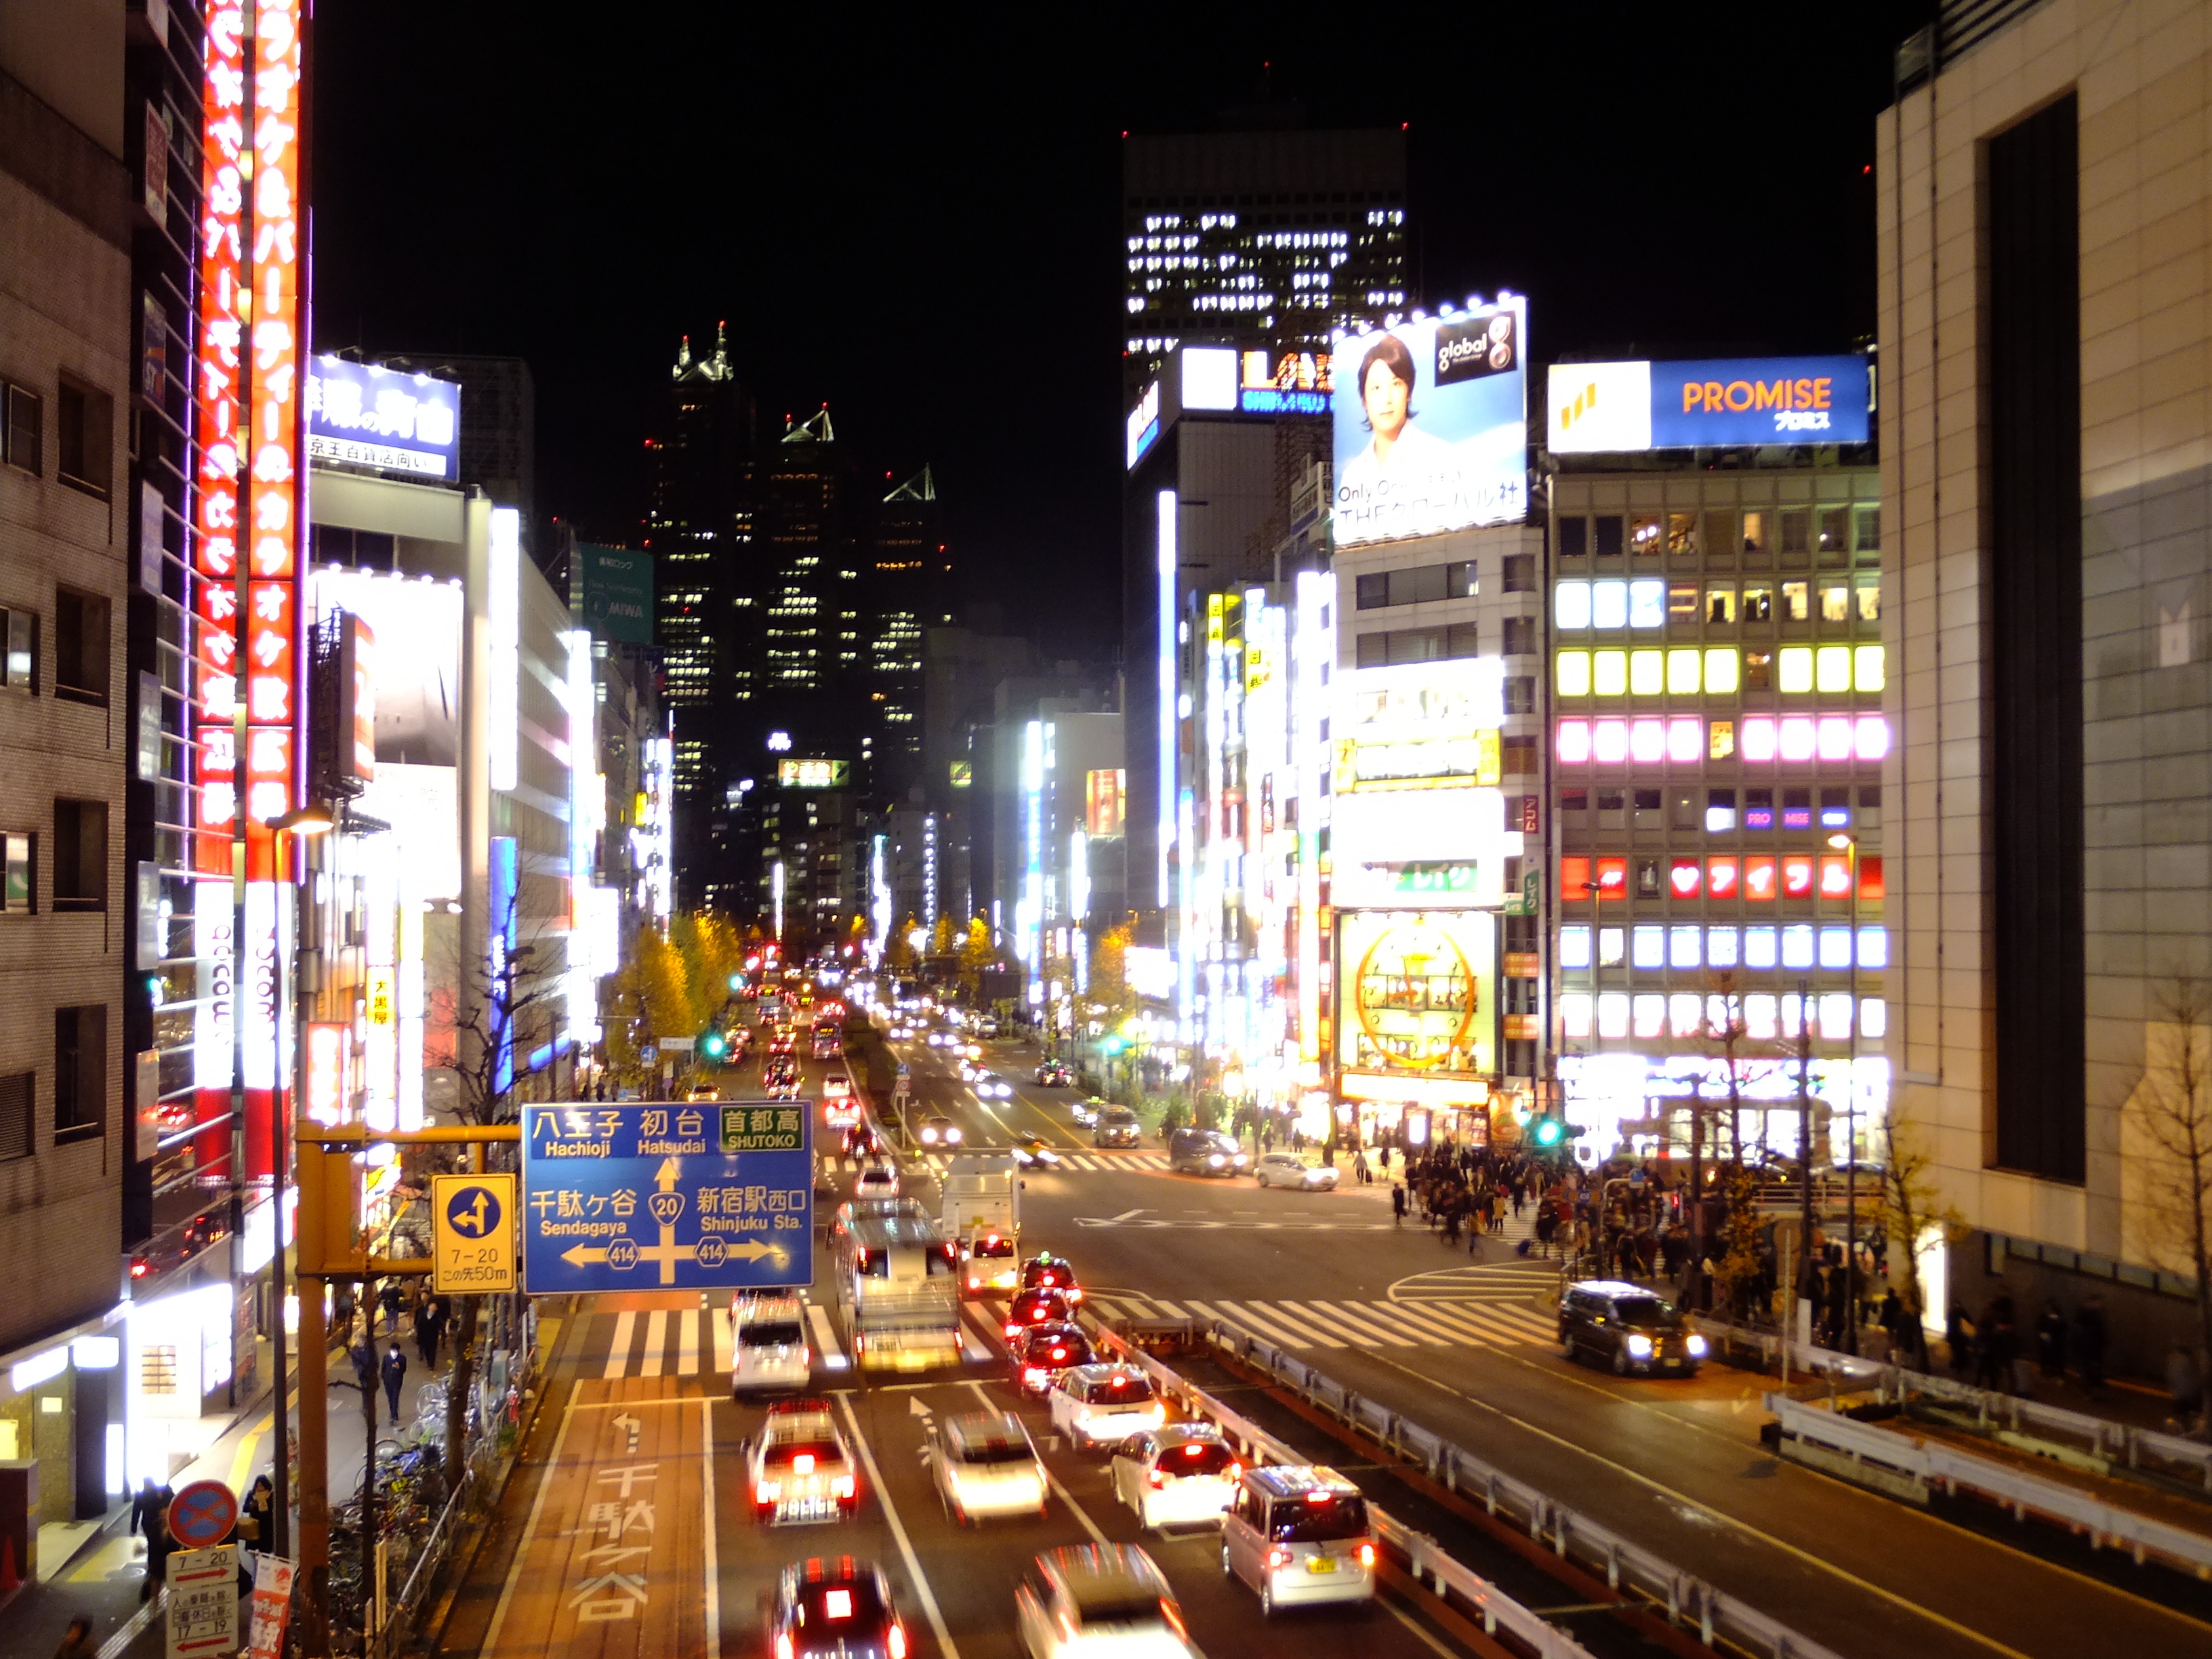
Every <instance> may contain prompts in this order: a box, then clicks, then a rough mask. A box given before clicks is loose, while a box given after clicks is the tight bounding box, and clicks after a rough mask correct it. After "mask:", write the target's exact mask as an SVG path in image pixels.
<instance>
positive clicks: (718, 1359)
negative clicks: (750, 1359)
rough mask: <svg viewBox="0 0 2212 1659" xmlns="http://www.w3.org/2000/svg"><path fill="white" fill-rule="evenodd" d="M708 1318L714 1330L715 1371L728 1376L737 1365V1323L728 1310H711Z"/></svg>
mask: <svg viewBox="0 0 2212 1659" xmlns="http://www.w3.org/2000/svg"><path fill="white" fill-rule="evenodd" d="M706 1318H707V1320H708V1322H709V1323H711V1324H712V1325H713V1326H714V1369H715V1370H717V1371H720V1373H721V1374H722V1375H723V1376H728V1375H729V1374H730V1372H731V1371H732V1370H733V1369H734V1368H735V1366H736V1364H737V1341H738V1339H737V1333H736V1331H735V1330H734V1329H733V1327H734V1326H735V1325H736V1323H737V1322H736V1321H735V1320H733V1319H732V1318H731V1317H730V1310H728V1309H727V1308H714V1309H711V1310H708V1313H707V1315H706Z"/></svg>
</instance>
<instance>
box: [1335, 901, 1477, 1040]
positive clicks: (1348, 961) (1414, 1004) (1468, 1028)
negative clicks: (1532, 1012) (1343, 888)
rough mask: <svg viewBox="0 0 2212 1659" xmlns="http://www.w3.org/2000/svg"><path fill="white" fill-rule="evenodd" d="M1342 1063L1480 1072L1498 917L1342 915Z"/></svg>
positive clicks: (1397, 913) (1412, 913)
mask: <svg viewBox="0 0 2212 1659" xmlns="http://www.w3.org/2000/svg"><path fill="white" fill-rule="evenodd" d="M1340 915H1341V921H1340V927H1341V929H1342V937H1341V943H1342V951H1341V954H1340V957H1339V958H1338V959H1339V961H1340V962H1341V963H1343V965H1344V968H1345V971H1346V983H1345V985H1344V988H1343V991H1342V994H1341V995H1340V1005H1341V1006H1340V1015H1339V1019H1338V1026H1337V1029H1338V1031H1339V1033H1340V1037H1339V1041H1340V1044H1341V1045H1342V1048H1343V1054H1342V1059H1343V1062H1344V1066H1345V1069H1346V1071H1349V1072H1359V1073H1370V1074H1376V1073H1380V1074H1383V1075H1397V1074H1404V1075H1409V1076H1417V1077H1419V1076H1434V1075H1436V1074H1438V1073H1475V1074H1480V1073H1488V1072H1489V1071H1490V1070H1491V1069H1492V1063H1493V1053H1494V1049H1495V1044H1494V1042H1493V1041H1492V1036H1493V1032H1492V1026H1493V1024H1495V1022H1494V1020H1493V1018H1492V1016H1493V1015H1494V1013H1495V1012H1496V1009H1495V1006H1494V998H1495V994H1496V993H1495V987H1496V983H1497V931H1496V923H1495V922H1494V921H1492V918H1491V916H1490V915H1489V914H1488V913H1487V912H1486V911H1480V910H1473V911H1459V912H1451V913H1444V914H1437V913H1435V912H1431V911H1413V910H1403V911H1389V910H1356V911H1344V912H1341V913H1340Z"/></svg>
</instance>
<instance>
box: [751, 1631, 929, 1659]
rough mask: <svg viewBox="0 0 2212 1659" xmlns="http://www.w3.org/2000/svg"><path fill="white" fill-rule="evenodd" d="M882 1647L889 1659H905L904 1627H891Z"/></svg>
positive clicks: (779, 1658)
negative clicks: (888, 1654) (887, 1653)
mask: <svg viewBox="0 0 2212 1659" xmlns="http://www.w3.org/2000/svg"><path fill="white" fill-rule="evenodd" d="M884 1648H885V1650H887V1651H888V1652H889V1653H890V1659H906V1626H903V1625H893V1626H891V1629H890V1635H889V1636H888V1637H886V1638H884ZM778 1659H781V1655H779V1656H778Z"/></svg>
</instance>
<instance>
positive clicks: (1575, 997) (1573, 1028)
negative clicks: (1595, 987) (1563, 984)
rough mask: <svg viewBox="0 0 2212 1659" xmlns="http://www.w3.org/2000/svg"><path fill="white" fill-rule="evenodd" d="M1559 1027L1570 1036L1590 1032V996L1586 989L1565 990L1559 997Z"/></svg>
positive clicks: (1585, 1034) (1583, 1034)
mask: <svg viewBox="0 0 2212 1659" xmlns="http://www.w3.org/2000/svg"><path fill="white" fill-rule="evenodd" d="M1559 1029H1560V1030H1562V1031H1563V1032H1565V1034H1566V1035H1567V1036H1571V1037H1586V1036H1589V1034H1590V998H1589V993H1588V992H1586V991H1567V992H1564V993H1562V994H1561V995H1560V997H1559Z"/></svg>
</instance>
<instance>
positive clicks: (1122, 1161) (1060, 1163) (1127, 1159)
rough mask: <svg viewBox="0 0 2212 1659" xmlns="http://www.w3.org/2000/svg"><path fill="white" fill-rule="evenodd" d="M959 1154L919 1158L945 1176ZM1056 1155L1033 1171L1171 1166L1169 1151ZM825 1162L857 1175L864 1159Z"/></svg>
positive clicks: (979, 1149)
mask: <svg viewBox="0 0 2212 1659" xmlns="http://www.w3.org/2000/svg"><path fill="white" fill-rule="evenodd" d="M989 1150H990V1149H989V1148H987V1147H982V1146H978V1147H976V1148H975V1151H976V1152H987V1151H989ZM954 1157H957V1154H956V1153H947V1152H925V1153H924V1154H922V1156H921V1158H920V1159H918V1160H917V1161H918V1162H919V1163H921V1164H922V1165H923V1166H924V1167H925V1168H926V1169H927V1170H929V1172H930V1173H931V1174H932V1175H935V1176H943V1175H944V1174H945V1171H946V1170H948V1169H949V1168H950V1167H951V1161H952V1159H953V1158H954ZM1054 1157H1055V1160H1056V1161H1055V1162H1054V1163H1052V1164H1042V1165H1039V1166H1036V1167H1034V1168H1032V1169H1031V1170H1030V1174H1032V1175H1043V1174H1052V1173H1054V1172H1056V1171H1060V1170H1086V1171H1089V1172H1090V1173H1091V1174H1094V1175H1095V1174H1099V1173H1103V1172H1104V1171H1108V1170H1164V1169H1166V1168H1167V1167H1168V1159H1167V1154H1166V1153H1165V1152H1060V1153H1056V1154H1055V1155H1054ZM823 1162H824V1164H825V1165H826V1167H827V1168H829V1169H830V1170H842V1171H843V1173H845V1174H847V1175H856V1174H858V1173H859V1172H860V1159H858V1158H834V1157H833V1158H826V1159H824V1160H823Z"/></svg>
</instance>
